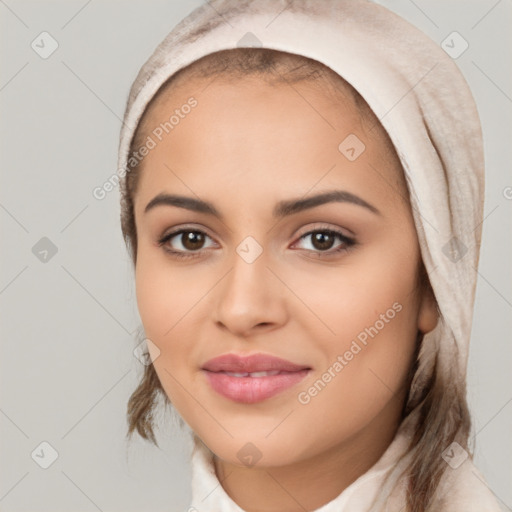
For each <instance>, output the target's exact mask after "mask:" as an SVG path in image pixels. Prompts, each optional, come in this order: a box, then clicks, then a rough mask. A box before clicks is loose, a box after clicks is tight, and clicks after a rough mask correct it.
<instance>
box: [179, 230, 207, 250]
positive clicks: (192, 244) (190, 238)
mask: <svg viewBox="0 0 512 512" xmlns="http://www.w3.org/2000/svg"><path fill="white" fill-rule="evenodd" d="M204 240H205V237H204V233H201V232H200V231H183V232H182V233H181V243H182V245H183V247H185V249H188V250H190V251H197V250H198V249H201V248H202V245H203V244H204Z"/></svg>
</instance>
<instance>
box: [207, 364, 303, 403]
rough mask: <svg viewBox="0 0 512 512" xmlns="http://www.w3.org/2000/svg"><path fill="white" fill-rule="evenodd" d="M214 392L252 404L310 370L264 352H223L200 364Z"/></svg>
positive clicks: (294, 383)
mask: <svg viewBox="0 0 512 512" xmlns="http://www.w3.org/2000/svg"><path fill="white" fill-rule="evenodd" d="M202 370H203V372H204V373H205V376H206V378H207V380H208V382H209V384H210V386H211V387H212V389H213V390H214V391H216V392H217V393H219V394H220V395H222V396H224V397H225V398H228V399H230V400H233V401H235V402H240V403H256V402H261V401H263V400H266V399H268V398H270V397H272V396H275V395H277V394H279V393H281V392H282V391H284V390H286V389H289V388H290V387H292V386H294V385H296V384H297V383H298V382H300V381H301V380H302V379H303V378H304V377H305V376H306V375H307V374H308V372H309V371H310V370H311V368H310V367H309V366H307V365H300V364H295V363H292V362H291V361H287V360H285V359H281V358H279V357H275V356H270V355H266V354H254V355H250V356H239V355H236V354H224V355H222V356H220V357H216V358H214V359H211V360H209V361H208V362H206V363H205V364H204V365H203V367H202Z"/></svg>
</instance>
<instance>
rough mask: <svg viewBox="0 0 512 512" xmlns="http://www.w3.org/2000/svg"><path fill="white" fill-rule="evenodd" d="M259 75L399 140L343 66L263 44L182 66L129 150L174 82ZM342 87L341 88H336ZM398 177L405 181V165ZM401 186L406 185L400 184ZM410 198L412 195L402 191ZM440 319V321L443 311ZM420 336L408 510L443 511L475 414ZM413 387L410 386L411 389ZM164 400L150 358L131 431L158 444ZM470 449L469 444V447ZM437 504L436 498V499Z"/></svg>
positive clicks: (127, 210)
mask: <svg viewBox="0 0 512 512" xmlns="http://www.w3.org/2000/svg"><path fill="white" fill-rule="evenodd" d="M248 76H256V77H258V78H263V79H265V80H266V81H267V82H269V83H288V84H290V85H292V84H293V83H295V82H308V83H310V84H316V85H318V86H320V87H322V88H323V89H324V90H326V91H329V92H330V93H332V94H334V95H336V98H337V99H338V100H341V101H347V95H348V98H349V99H351V100H352V101H353V102H354V103H355V104H356V106H357V107H358V108H359V111H360V112H361V114H362V119H365V120H366V121H370V122H371V123H372V125H373V127H376V126H377V127H380V129H379V130H377V132H378V135H379V136H382V135H384V136H385V137H386V139H387V143H388V147H389V148H390V151H394V147H393V145H392V143H391V141H390V139H389V137H388V136H387V133H386V132H385V130H384V128H382V126H381V125H380V122H379V121H378V119H377V118H376V116H375V114H374V113H373V111H372V110H371V109H370V107H369V106H368V104H367V103H366V101H365V100H364V99H363V98H362V97H361V95H360V94H359V93H358V92H357V91H356V90H355V89H354V88H353V87H352V86H351V85H350V84H348V83H347V82H346V81H345V80H344V79H343V78H341V77H340V76H339V75H338V74H337V73H335V72H334V71H332V70H331V69H330V68H328V67H327V66H324V65H323V64H321V63H319V62H317V61H315V60H312V59H309V58H307V57H303V56H300V55H294V54H289V53H286V52H280V51H276V50H269V49H263V48H238V49H233V50H224V51H220V52H216V53H213V54H210V55H207V56H205V57H203V58H201V59H199V60H198V61H195V62H194V63H192V64H191V65H189V66H187V67H185V68H183V69H181V70H180V71H179V72H178V73H176V74H174V75H173V76H172V77H171V78H170V79H168V80H167V81H166V82H165V83H164V84H163V85H162V87H161V88H160V89H159V91H158V92H157V94H156V95H155V96H154V97H153V98H152V100H151V102H150V103H149V105H148V107H147V108H146V110H145V112H144V115H143V116H142V119H141V121H140V123H139V125H138V127H137V130H136V132H135V135H134V137H133V139H132V141H131V145H130V154H132V152H133V151H134V150H135V149H136V148H137V147H139V146H140V145H141V144H142V141H143V140H144V138H145V129H144V126H145V121H146V119H147V116H148V112H149V111H150V110H151V109H152V107H154V106H155V104H157V103H158V101H159V99H160V98H162V97H163V96H164V95H165V93H166V91H167V90H168V89H169V88H170V87H171V86H176V85H177V84H178V83H180V82H181V81H183V80H185V79H193V78H208V77H216V79H232V78H243V77H248ZM340 92H342V94H341V95H340V94H338V93H340ZM370 131H371V130H370ZM140 167H141V166H140V164H137V165H136V166H134V167H133V169H131V170H130V172H129V173H127V174H126V177H125V179H124V180H123V181H122V183H121V194H122V196H121V225H122V232H123V236H124V240H125V242H126V245H127V247H128V250H129V251H130V252H131V257H132V261H133V264H134V265H135V264H136V260H137V233H136V227H135V219H134V209H133V198H134V195H135V193H136V190H137V182H138V176H139V174H140V172H141V169H140ZM397 179H399V180H400V181H402V182H404V183H405V178H404V176H403V173H401V176H399V177H398V178H397ZM397 190H400V188H399V187H397ZM403 199H404V200H406V201H407V202H408V201H409V197H408V195H407V197H403ZM419 268H420V271H419V273H418V286H419V287H421V286H428V287H430V283H429V280H428V275H427V273H426V271H425V268H424V266H423V262H420V266H419ZM440 321H442V318H441V315H440ZM421 349H422V336H419V337H418V340H417V346H416V358H415V360H414V363H413V365H412V367H411V369H410V374H409V379H408V383H409V384H411V383H413V385H415V386H416V389H418V387H419V389H420V392H419V393H416V394H415V395H414V396H412V395H410V394H409V395H408V396H407V398H406V400H405V402H404V407H403V414H402V416H403V418H405V417H406V416H407V415H408V414H409V413H410V412H411V411H412V410H413V409H415V408H419V421H418V423H417V425H416V427H415V432H414V437H413V439H412V441H411V445H410V447H409V449H413V448H415V453H414V457H413V458H412V461H411V463H410V464H409V466H408V467H407V468H406V470H405V472H406V473H407V475H408V492H407V511H408V512H429V511H432V512H434V508H435V510H436V512H439V508H438V502H437V501H435V499H434V497H435V491H436V489H437V488H438V485H439V482H440V480H441V477H442V475H443V473H444V471H445V470H446V466H447V465H446V463H445V461H444V460H443V459H442V457H441V453H442V452H443V451H444V450H445V449H446V447H447V446H449V445H450V444H451V443H452V442H453V441H457V442H458V443H459V444H460V445H461V446H462V447H463V448H465V449H467V450H468V436H469V429H470V416H469V411H468V406H467V402H466V389H465V381H464V380H462V379H461V378H460V377H458V372H457V368H456V367H455V366H453V367H451V372H452V375H446V373H443V372H441V371H439V361H438V358H437V351H435V350H430V351H427V350H423V351H422V350H421ZM410 390H411V387H409V392H410ZM159 397H162V398H163V399H164V401H165V404H166V406H167V405H169V406H170V405H171V403H170V401H169V399H168V397H167V396H166V394H165V392H164V390H163V388H162V386H161V383H160V381H159V378H158V376H157V374H156V371H155V369H154V367H153V365H152V364H149V365H147V366H145V368H144V374H143V376H142V379H141V381H140V383H139V385H138V386H137V388H136V389H135V391H134V392H133V394H132V395H131V397H130V399H129V401H128V407H127V420H128V433H127V435H128V437H131V435H132V434H133V432H134V431H135V430H137V432H138V433H139V435H140V436H141V437H142V438H144V439H147V440H149V441H151V442H153V443H154V444H156V445H158V443H157V441H156V438H155V435H154V430H153V414H154V409H155V406H156V403H157V401H158V398H159ZM468 451H469V450H468ZM436 504H437V505H436Z"/></svg>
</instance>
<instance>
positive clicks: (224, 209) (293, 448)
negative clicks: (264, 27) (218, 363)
mask: <svg viewBox="0 0 512 512" xmlns="http://www.w3.org/2000/svg"><path fill="white" fill-rule="evenodd" d="M206 84H207V82H204V81H201V80H199V79H194V80H190V81H185V82H184V83H181V84H179V86H178V87H176V88H173V89H172V90H171V91H170V93H167V94H166V95H165V96H164V97H162V98H160V99H159V101H158V102H157V103H156V104H155V105H153V107H152V110H150V111H149V113H148V116H146V118H145V120H144V125H143V126H144V128H145V129H146V130H148V131H147V133H148V134H149V133H151V131H150V130H151V129H152V127H156V126H158V124H159V123H160V122H163V121H164V120H165V119H168V117H169V114H168V112H172V111H173V110H174V109H175V108H179V107H180V105H182V104H184V103H185V102H186V101H187V99H188V98H189V97H190V96H194V97H195V98H196V99H197V100H198V105H197V107H196V108H195V109H193V110H192V112H191V113H190V114H189V115H188V116H187V117H186V118H185V119H183V120H181V122H180V124H179V125H178V126H176V127H175V128H174V130H173V131H171V132H170V133H169V134H168V135H166V136H165V137H164V138H163V140H162V141H161V142H160V143H159V144H158V145H157V147H156V148H154V149H153V150H151V152H150V153H149V154H148V155H147V156H146V157H145V159H144V161H143V171H142V174H141V178H140V181H139V184H138V189H137V192H136V196H135V219H136V228H137V233H138V249H137V265H136V292H137V303H138V308H139V312H140V315H141V319H142V322H143V325H144V328H145V332H146V336H147V337H148V338H149V339H150V340H151V341H152V342H153V343H154V344H155V345H156V346H157V347H158V348H159V350H160V354H159V356H158V357H157V358H156V359H155V361H154V366H155V370H156V372H157V374H158V377H159V379H160V380H161V382H162V386H163V388H164V390H165V392H166V394H167V396H168V397H169V399H170V400H171V402H172V403H173V404H174V406H175V407H176V408H177V410H178V411H179V413H180V415H181V416H182V417H183V419H184V420H185V421H186V422H187V423H188V424H189V425H190V427H191V428H192V429H193V431H194V432H195V433H196V435H197V436H198V437H199V438H200V439H201V440H202V441H203V442H204V443H205V444H206V445H207V446H208V447H209V448H210V450H212V451H213V452H214V454H215V468H216V472H217V476H218V477H219V479H220V481H221V482H222V486H223V487H224V489H225V490H226V492H227V493H228V494H229V495H230V496H231V498H232V499H233V500H234V501H235V502H236V503H237V504H238V505H239V506H240V507H242V508H243V509H244V510H247V511H248V512H256V511H263V510H265V511H269V512H272V511H276V512H277V511H280V512H283V511H287V512H294V511H299V510H300V511H303V510H314V509H316V508H318V507H320V506H322V505H324V504H325V503H327V502H329V501H330V500H332V499H334V498H335V497H336V496H337V495H339V494H340V493H341V492H342V491H343V490H344V489H345V488H346V487H347V486H348V485H350V484H351V483H352V482H353V481H354V480H355V479H356V478H358V477H359V476H360V475H362V474H363V473H365V472H366V471H367V470H368V469H369V468H370V467H371V466H372V465H373V464H375V462H376V461H377V460H378V459H379V458H380V456H381V455H382V454H383V452H384V451H385V449H386V448H387V447H388V446H389V443H390V442H391V440H392V439H393V437H394V435H395V432H396V429H397V427H398V425H399V422H400V418H401V410H402V406H403V403H404V400H405V398H406V392H407V386H408V381H407V374H408V370H409V368H410V365H411V363H412V359H413V356H414V347H415V342H416V337H417V334H418V331H419V332H420V333H426V332H429V331H430V330H432V329H433V328H434V327H435V325H436V323H437V311H436V308H435V302H434V300H433V297H432V295H431V292H430V291H429V290H427V289H425V290H422V289H419V288H418V285H417V283H418V264H419V262H420V252H419V246H418V240H417V236H416V231H415V228H414V223H413V218H412V214H411V209H410V206H409V204H408V202H407V201H406V200H405V201H404V200H403V197H407V191H406V188H405V185H404V183H403V179H402V178H401V174H400V173H401V169H400V165H399V162H398V160H397V158H396V156H395V154H394V152H392V151H390V146H389V140H388V139H387V138H386V136H385V133H384V132H383V130H382V129H381V128H380V127H378V128H376V129H374V130H372V131H371V133H370V129H369V126H370V123H367V122H366V121H365V120H364V119H362V117H361V114H360V112H359V111H358V110H357V108H356V106H355V105H354V103H353V102H352V100H351V99H350V98H349V96H348V95H347V96H346V100H345V101H335V100H334V98H333V96H332V95H329V94H327V93H326V92H325V91H323V90H322V89H321V88H319V87H318V86H314V85H312V84H308V83H298V84H294V86H293V87H294V89H295V90H293V89H291V88H290V87H289V86H288V85H286V84H284V85H281V84H279V85H272V86H271V85H267V84H266V83H265V82H264V81H262V80H261V79H258V78H244V79H238V80H236V81H233V80H232V81H219V80H217V81H216V82H214V83H213V84H210V85H209V86H208V87H206ZM298 93H300V94H298ZM305 99H307V101H305ZM351 133H352V134H356V135H357V137H358V138H359V139H360V140H361V141H363V142H364V144H365V145H366V149H365V151H364V152H363V153H362V154H361V155H360V156H359V157H358V158H357V159H356V160H355V161H353V162H351V161H349V160H348V159H347V158H346V157H345V156H344V155H343V154H342V153H341V152H340V151H339V150H338V145H339V144H340V142H341V141H342V140H344V139H345V137H346V136H347V135H348V134H351ZM333 189H338V190H345V191H348V192H350V193H352V194H354V195H357V196H358V197H360V198H361V199H363V200H364V201H366V202H368V203H369V204H371V205H373V206H374V207H375V208H376V209H378V211H379V213H378V214H376V213H374V212H372V211H370V210H369V209H367V208H364V207H363V206H360V205H357V204H351V203H348V202H345V203H339V202H333V203H328V204H323V205H320V206H317V207H315V208H312V209H310V210H306V211H302V212H299V213H296V214H294V215H291V216H289V217H285V218H283V219H281V220H276V219H274V218H272V209H273V207H274V206H275V204H276V203H277V202H278V201H281V200H288V199H292V198H303V197H304V196H310V195H314V194H317V193H319V192H324V191H327V190H333ZM162 192H166V193H173V194H180V195H185V196H188V197H195V198H197V197H199V198H201V199H203V200H206V201H209V202H211V203H213V204H214V206H215V207H216V208H217V209H218V210H219V211H220V212H221V214H222V216H223V219H222V220H219V219H217V218H215V217H213V216H211V215H207V214H204V213H197V212H192V211H188V210H186V209H183V208H178V207H175V206H168V205H160V206H157V207H155V208H153V209H151V210H149V211H148V212H146V213H145V212H144V209H145V207H146V205H147V204H148V203H149V202H150V201H151V199H153V198H154V197H155V196H156V195H157V194H160V193H162ZM318 226H320V228H318ZM180 227H187V228H189V229H191V230H192V231H194V230H200V231H202V232H204V233H205V234H206V235H207V236H206V238H205V239H204V243H203V245H202V246H201V244H200V243H199V244H197V242H196V244H197V245H196V246H194V245H190V244H188V245H187V241H186V240H184V238H183V237H182V236H181V235H178V236H175V237H174V238H173V239H172V240H171V241H168V242H167V246H168V247H170V248H173V249H175V250H178V251H182V252H186V251H188V254H196V257H192V258H189V259H183V260H180V259H177V258H175V257H173V256H172V255H170V254H168V253H166V252H165V250H164V248H163V247H160V246H159V245H158V240H159V239H160V238H161V237H162V236H163V235H164V234H166V233H169V232H171V231H175V230H177V229H179V228H180ZM314 229H317V230H320V231H322V229H323V230H324V231H325V229H333V230H336V231H339V232H341V233H343V234H345V235H346V236H350V237H353V238H355V239H356V241H357V244H356V245H355V246H352V247H350V248H348V249H347V250H345V251H341V252H338V253H334V252H333V251H334V250H335V249H337V248H338V247H340V246H342V245H343V242H342V241H341V240H340V239H339V238H337V237H335V238H333V239H332V242H331V245H324V246H322V245H321V244H318V243H317V244H315V243H314V239H313V236H311V235H308V236H306V237H303V238H301V237H302V236H303V235H305V234H306V233H308V232H310V231H312V230H314ZM247 236H252V237H253V238H254V239H256V240H257V242H258V243H259V245H260V246H261V248H262V249H263V253H262V254H261V255H260V256H259V257H258V258H257V259H256V260H255V261H254V262H253V263H250V264H249V263H247V262H246V261H245V260H244V259H243V258H241V257H240V256H239V255H238V254H237V252H236V248H237V246H238V245H239V244H240V243H241V242H242V241H243V240H244V239H245V238H246V237H247ZM194 247H198V248H199V249H196V250H195V252H194ZM329 254H330V255H329ZM197 255H199V256H197ZM321 255H323V257H322V256H321ZM394 303H399V304H400V305H401V306H402V309H401V311H400V312H399V313H397V314H396V316H395V317H394V318H393V319H392V320H390V321H389V322H387V323H386V324H385V327H384V328H382V329H381V330H379V332H378V334H377V335H376V336H375V337H374V338H370V339H369V341H368V344H367V346H365V347H364V348H363V349H362V350H361V351H360V352H359V353H357V355H355V356H354V357H353V359H352V360H351V361H350V362H348V364H347V365H346V366H345V367H344V368H343V370H342V371H341V372H339V373H338V374H337V375H336V377H335V378H333V379H332V380H331V382H329V383H328V385H326V386H325V388H324V389H322V390H321V392H319V393H318V394H317V395H316V396H314V397H313V398H311V401H310V402H309V403H307V404H306V405H303V404H301V403H299V401H298V394H299V393H300V392H301V391H305V390H306V391H307V390H308V388H309V387H310V386H311V385H312V384H313V383H314V382H315V381H316V380H317V379H319V378H321V375H322V374H323V373H324V372H325V371H326V370H327V369H328V368H329V367H332V365H333V363H334V362H335V361H336V360H337V357H338V355H340V354H341V355H342V354H344V353H345V352H346V351H347V350H349V348H350V345H351V343H352V341H353V340H354V339H355V338H356V337H357V335H358V334H359V333H360V332H362V331H364V329H365V328H366V327H369V326H372V325H374V324H375V322H376V321H377V320H378V319H379V318H380V315H381V314H383V313H385V312H386V311H387V310H388V309H389V308H391V307H392V305H393V304H394ZM228 352H235V353H238V354H253V353H258V352H262V353H265V354H272V355H275V356H277V357H281V358H283V359H287V360H290V361H292V362H294V363H297V364H305V365H308V366H310V367H311V368H312V370H311V371H310V374H309V375H308V376H307V377H306V378H305V379H304V380H303V381H302V382H301V383H300V384H298V385H297V386H294V387H293V388H290V389H288V390H286V391H284V392H282V393H280V394H279V395H277V396H275V397H272V398H270V399H267V400H265V401H263V402H260V403H256V404H240V403H235V402H233V401H231V400H228V399H227V398H224V397H223V396H221V395H219V394H217V393H216V392H215V391H213V390H212V389H211V387H210V386H209V384H208V382H207V380H206V378H205V376H204V374H203V372H202V371H201V366H202V365H203V364H204V363H205V362H206V361H208V360H209V359H211V358H213V357H216V356H219V355H221V354H225V353H228ZM248 442H251V443H252V444H253V445H255V446H256V447H257V449H258V451H259V453H260V454H261V459H260V460H259V461H258V462H257V464H256V465H254V466H252V467H247V466H244V464H243V463H242V462H241V461H240V460H239V459H238V457H237V452H238V451H239V450H240V449H241V448H242V447H243V446H244V445H245V444H246V443H248Z"/></svg>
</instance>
